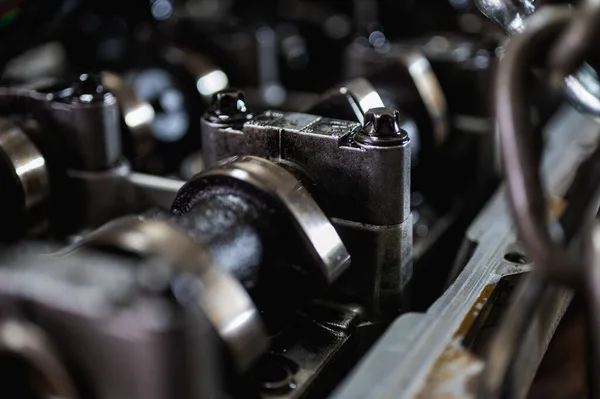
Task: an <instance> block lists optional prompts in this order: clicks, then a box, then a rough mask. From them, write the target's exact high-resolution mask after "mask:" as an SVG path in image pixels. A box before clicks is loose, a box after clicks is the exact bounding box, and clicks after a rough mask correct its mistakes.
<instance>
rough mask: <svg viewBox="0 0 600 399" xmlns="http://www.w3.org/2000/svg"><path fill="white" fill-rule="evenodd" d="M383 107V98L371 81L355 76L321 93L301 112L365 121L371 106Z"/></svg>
mask: <svg viewBox="0 0 600 399" xmlns="http://www.w3.org/2000/svg"><path fill="white" fill-rule="evenodd" d="M380 107H385V104H384V103H383V100H382V99H381V97H380V96H379V93H378V92H377V90H376V89H375V88H374V87H373V85H372V84H371V82H369V81H368V80H367V79H365V78H355V79H352V80H350V81H348V82H345V83H342V84H341V85H339V86H336V87H334V88H332V89H329V90H327V91H326V92H325V93H323V94H322V95H321V96H320V97H319V98H318V99H317V100H316V102H314V103H313V104H311V105H310V106H308V107H307V108H306V109H304V110H303V112H306V113H307V114H313V115H321V116H325V117H328V118H336V119H344V120H350V121H352V120H356V121H358V122H359V123H361V124H362V123H364V122H365V114H366V113H367V111H368V110H370V109H371V108H380Z"/></svg>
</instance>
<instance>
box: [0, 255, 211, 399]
mask: <svg viewBox="0 0 600 399" xmlns="http://www.w3.org/2000/svg"><path fill="white" fill-rule="evenodd" d="M21 250H22V251H21V253H20V254H17V255H14V256H9V257H5V258H4V259H3V261H2V264H3V267H2V268H0V276H1V278H0V280H1V281H0V298H1V299H2V307H1V309H0V319H1V320H2V322H3V324H2V330H0V334H1V335H0V344H1V345H2V349H8V350H11V351H12V352H13V353H15V352H16V354H17V355H20V357H21V358H22V361H24V362H26V363H27V362H28V361H29V363H30V364H27V366H28V369H27V370H30V371H33V372H34V373H35V372H37V371H42V372H45V373H46V374H45V375H44V376H43V377H44V378H46V379H49V381H44V380H41V381H39V380H38V381H36V380H34V381H35V383H36V384H37V383H39V384H41V386H40V387H39V389H40V390H41V392H38V393H39V394H40V396H55V397H65V398H73V397H86V396H89V395H93V396H94V397H97V398H107V399H108V398H138V397H143V398H152V399H166V398H172V397H180V398H189V399H192V398H209V397H214V395H215V394H216V393H215V391H216V389H217V384H218V382H217V381H218V378H219V376H218V375H216V374H215V372H217V370H216V369H215V368H214V367H213V366H212V365H213V364H214V362H215V360H216V358H215V357H214V355H215V348H216V345H215V343H216V342H215V339H214V338H215V337H214V333H213V330H212V329H211V328H210V327H209V324H208V323H207V321H206V318H205V316H204V314H203V313H202V310H201V309H200V308H199V306H198V301H197V298H198V297H199V296H200V295H201V293H202V287H200V286H199V285H198V284H197V283H196V281H197V280H196V279H194V278H192V279H189V278H182V279H179V280H177V281H174V280H171V277H172V275H173V273H175V271H174V270H173V269H172V267H171V265H170V264H169V263H168V262H164V261H157V260H153V261H150V262H137V261H133V260H132V259H123V258H122V257H120V258H114V257H107V256H99V255H98V254H97V253H94V252H87V251H83V252H82V253H79V254H71V255H69V256H66V257H57V256H49V255H35V254H37V253H39V251H40V249H39V248H36V247H33V248H32V247H31V246H26V247H25V248H21ZM13 320H17V321H18V322H19V323H20V324H21V326H26V328H27V330H23V329H22V328H16V326H15V325H14V324H12V325H11V324H10V323H12V321H13ZM30 325H33V326H34V327H29V326H30ZM19 327H20V326H19ZM31 328H35V330H36V331H39V330H42V331H43V332H44V336H45V337H48V340H50V341H51V342H52V346H53V347H54V350H53V352H55V353H56V354H55V355H54V354H48V353H47V350H48V348H45V347H46V346H47V345H46V344H45V343H42V342H39V341H38V342H37V343H36V342H32V341H31V339H32V338H33V339H34V340H39V339H40V338H41V337H39V336H38V337H32V336H31V334H32V333H33V331H31ZM8 334H10V335H8ZM40 344H41V345H43V346H41V347H40ZM24 352H26V353H24ZM3 355H7V353H6V352H3ZM9 355H10V354H9ZM23 355H25V356H23ZM49 356H50V357H49ZM56 357H58V359H60V361H61V362H62V361H64V360H67V359H68V361H65V362H64V363H62V366H63V367H65V368H66V370H64V369H63V368H59V367H56V366H59V365H58V364H57V363H56V361H55V360H54V361H52V360H53V359H54V358H56ZM40 361H43V362H45V364H44V365H40V364H39V363H40ZM51 361H52V362H51ZM40 366H43V368H42V369H41V370H40V369H39V368H40ZM36 367H37V368H38V369H37V370H36ZM48 367H51V369H48ZM192 370H193V372H192ZM65 371H66V373H65ZM25 372H27V371H25ZM27 377H28V376H25V378H27ZM34 378H35V374H34ZM69 379H71V380H72V381H74V382H75V383H76V384H77V385H76V386H73V384H69ZM82 381H84V382H83V384H84V385H79V384H80V383H82ZM11 382H13V381H3V383H7V384H10V383H11ZM13 383H15V384H18V382H13ZM45 383H46V384H47V385H45V386H44V385H43V384H45ZM25 384H27V382H25ZM22 388H25V389H27V388H29V389H30V387H22ZM73 388H74V389H73ZM11 393H12V391H11Z"/></svg>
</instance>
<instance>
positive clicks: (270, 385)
mask: <svg viewBox="0 0 600 399" xmlns="http://www.w3.org/2000/svg"><path fill="white" fill-rule="evenodd" d="M296 372H297V366H296V364H295V363H294V362H292V361H291V360H289V359H286V358H284V357H282V356H278V355H274V354H269V355H267V356H265V357H264V358H263V359H261V361H260V362H259V364H258V365H257V374H256V378H257V380H258V382H259V384H260V386H261V387H262V389H263V390H267V391H271V392H277V393H286V392H289V391H291V390H293V389H295V388H296V384H295V383H294V378H293V375H294V374H295V373H296Z"/></svg>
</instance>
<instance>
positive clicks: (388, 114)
mask: <svg viewBox="0 0 600 399" xmlns="http://www.w3.org/2000/svg"><path fill="white" fill-rule="evenodd" d="M399 117H400V113H399V112H398V111H396V110H395V109H393V108H387V107H380V108H371V109H370V110H368V111H367V113H366V114H365V122H364V125H363V128H362V130H361V131H360V132H358V133H357V134H356V136H355V137H354V139H355V140H356V141H357V142H358V143H360V144H367V145H373V146H383V147H387V146H395V145H402V144H406V143H408V141H409V138H408V133H406V131H404V130H403V129H401V128H400V124H399Z"/></svg>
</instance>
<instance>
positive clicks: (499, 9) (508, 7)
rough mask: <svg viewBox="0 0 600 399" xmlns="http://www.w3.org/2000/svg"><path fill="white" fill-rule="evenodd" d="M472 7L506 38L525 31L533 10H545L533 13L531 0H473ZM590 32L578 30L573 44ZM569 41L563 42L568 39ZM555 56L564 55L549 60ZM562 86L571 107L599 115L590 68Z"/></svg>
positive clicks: (599, 84)
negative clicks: (473, 5) (493, 23)
mask: <svg viewBox="0 0 600 399" xmlns="http://www.w3.org/2000/svg"><path fill="white" fill-rule="evenodd" d="M476 4H477V7H478V8H479V10H480V11H481V12H482V13H483V14H484V15H485V16H486V17H488V18H489V19H491V20H492V21H494V22H496V23H497V24H498V25H499V26H500V27H501V28H502V29H504V31H505V32H506V33H507V34H508V35H509V36H513V35H517V34H519V33H523V32H524V31H526V27H529V22H526V20H527V19H528V17H529V16H530V15H531V14H534V11H535V13H538V12H546V11H548V8H546V7H544V8H542V9H541V10H540V11H536V4H535V2H534V1H531V0H477V1H476ZM563 11H566V9H563ZM591 14H594V13H591ZM578 24H581V21H578ZM532 25H533V24H532ZM583 25H588V24H581V25H580V26H579V27H581V26H583ZM597 25H598V24H597V23H596V22H595V20H593V19H592V20H591V23H590V24H589V26H592V27H594V26H597ZM590 33H592V34H593V32H590V31H589V30H586V29H578V32H577V33H576V34H575V35H574V36H575V38H576V39H579V40H577V41H576V42H577V43H579V42H582V41H585V37H582V36H581V35H583V36H589V35H590ZM571 36H573V35H571ZM572 38H573V37H571V38H567V39H565V40H572ZM582 39H583V40H582ZM588 41H589V40H588ZM563 44H564V43H563ZM573 50H574V49H573V46H570V48H569V49H568V50H565V51H569V52H571V51H573ZM559 56H564V53H557V54H554V55H553V58H552V59H556V58H558V57H559ZM565 63H567V62H565ZM562 64H563V62H560V63H559V64H558V66H559V67H560V66H561V65H562ZM561 69H562V68H561ZM560 72H562V71H560ZM564 86H565V96H566V98H567V99H568V100H569V102H571V103H572V104H573V106H574V107H576V108H577V109H579V110H581V111H582V112H585V113H588V114H590V115H593V116H599V115H600V81H599V80H598V78H597V76H596V73H595V72H594V70H593V68H592V67H590V66H589V65H588V64H584V65H583V66H582V67H581V68H579V69H578V70H577V71H575V72H574V73H573V74H572V75H569V76H567V77H566V78H565V79H564Z"/></svg>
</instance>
